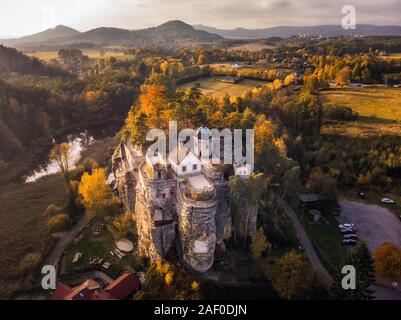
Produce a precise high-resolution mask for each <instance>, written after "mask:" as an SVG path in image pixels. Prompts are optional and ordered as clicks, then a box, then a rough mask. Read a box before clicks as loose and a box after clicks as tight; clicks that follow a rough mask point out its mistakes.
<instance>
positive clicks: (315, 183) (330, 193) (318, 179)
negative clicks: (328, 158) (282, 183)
mask: <svg viewBox="0 0 401 320" xmlns="http://www.w3.org/2000/svg"><path fill="white" fill-rule="evenodd" d="M306 187H307V188H308V190H309V191H310V192H313V193H317V194H319V196H320V201H321V203H322V209H325V211H327V213H330V212H336V211H337V210H338V198H337V186H336V181H335V180H334V179H333V178H332V177H330V176H329V175H327V174H324V173H323V172H322V170H321V169H320V167H316V168H314V169H313V170H312V171H311V174H310V175H309V179H308V181H307V182H306Z"/></svg>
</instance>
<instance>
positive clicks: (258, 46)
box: [228, 42, 274, 52]
mask: <svg viewBox="0 0 401 320" xmlns="http://www.w3.org/2000/svg"><path fill="white" fill-rule="evenodd" d="M272 48H274V47H273V46H270V45H268V44H264V43H258V42H255V43H245V44H239V45H236V46H233V47H230V48H228V51H234V50H241V51H251V52H257V51H261V50H263V49H272Z"/></svg>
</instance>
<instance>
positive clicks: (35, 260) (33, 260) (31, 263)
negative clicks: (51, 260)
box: [19, 252, 42, 272]
mask: <svg viewBox="0 0 401 320" xmlns="http://www.w3.org/2000/svg"><path fill="white" fill-rule="evenodd" d="M41 261H42V255H41V254H40V253H39V252H32V253H28V254H27V255H25V256H24V257H23V258H22V260H21V261H20V265H19V269H20V270H21V271H22V272H27V271H31V270H33V269H35V268H36V267H37V266H38V265H39V263H40V262H41Z"/></svg>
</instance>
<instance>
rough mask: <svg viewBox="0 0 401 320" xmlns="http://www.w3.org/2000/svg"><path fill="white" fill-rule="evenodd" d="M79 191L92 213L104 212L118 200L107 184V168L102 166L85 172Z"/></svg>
mask: <svg viewBox="0 0 401 320" xmlns="http://www.w3.org/2000/svg"><path fill="white" fill-rule="evenodd" d="M78 192H79V194H80V195H81V197H82V202H83V204H84V205H85V207H86V208H87V209H88V210H89V214H90V215H98V214H102V213H103V212H104V210H105V209H106V208H107V207H108V206H110V205H112V204H113V203H114V202H115V201H116V200H115V198H114V197H113V194H112V192H111V190H110V187H109V186H108V185H107V181H106V176H105V170H104V169H101V168H97V169H95V170H93V173H92V174H89V173H88V172H85V173H84V174H83V176H82V178H81V183H80V185H79V188H78Z"/></svg>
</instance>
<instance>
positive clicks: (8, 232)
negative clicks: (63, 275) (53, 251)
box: [0, 175, 68, 297]
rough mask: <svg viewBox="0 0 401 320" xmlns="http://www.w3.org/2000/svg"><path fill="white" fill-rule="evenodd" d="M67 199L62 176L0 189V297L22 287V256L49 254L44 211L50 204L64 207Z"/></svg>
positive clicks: (49, 237)
mask: <svg viewBox="0 0 401 320" xmlns="http://www.w3.org/2000/svg"><path fill="white" fill-rule="evenodd" d="M67 199H68V193H67V191H66V187H65V182H64V180H63V178H62V177H61V175H53V176H49V177H45V178H43V179H40V180H39V181H38V182H36V183H28V184H16V185H10V186H7V187H2V188H0V203H1V206H0V265H1V266H2V269H1V271H2V273H1V276H0V288H2V289H1V291H0V297H1V296H3V295H5V296H7V295H8V294H10V292H12V291H13V290H14V289H21V287H22V286H23V284H22V283H21V282H20V281H21V279H20V274H19V273H20V272H19V269H18V266H19V263H20V261H21V259H22V257H23V256H24V255H26V254H27V253H32V252H39V253H41V254H42V255H44V254H47V253H48V251H49V249H50V248H51V246H52V244H53V241H52V238H51V236H50V235H49V233H48V229H47V220H48V217H47V216H46V215H45V210H46V208H47V206H48V205H49V204H50V203H54V204H56V205H58V206H64V205H65V203H66V202H67Z"/></svg>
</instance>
